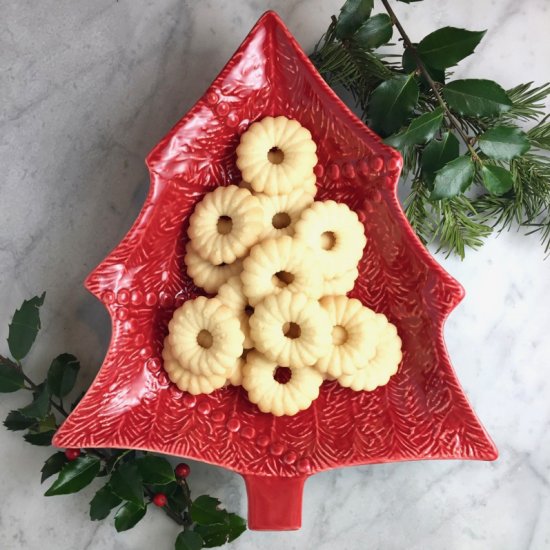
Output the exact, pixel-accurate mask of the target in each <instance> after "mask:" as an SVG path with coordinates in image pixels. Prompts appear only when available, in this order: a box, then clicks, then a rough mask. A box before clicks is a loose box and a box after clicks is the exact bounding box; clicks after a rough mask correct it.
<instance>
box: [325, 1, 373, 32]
mask: <svg viewBox="0 0 550 550" xmlns="http://www.w3.org/2000/svg"><path fill="white" fill-rule="evenodd" d="M373 2H374V0H346V2H345V3H344V5H343V6H342V9H341V10H340V15H339V16H338V21H337V23H336V26H335V27H334V32H335V34H336V37H337V38H339V39H340V40H342V39H345V38H349V37H350V36H351V35H352V34H353V33H354V32H355V31H356V30H357V29H358V28H359V27H360V26H361V25H362V24H363V22H364V21H365V20H366V19H368V17H369V15H370V12H371V11H372V8H373Z"/></svg>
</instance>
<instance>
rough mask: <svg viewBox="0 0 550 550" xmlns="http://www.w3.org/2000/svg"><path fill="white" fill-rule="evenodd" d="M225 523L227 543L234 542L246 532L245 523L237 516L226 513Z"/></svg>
mask: <svg viewBox="0 0 550 550" xmlns="http://www.w3.org/2000/svg"><path fill="white" fill-rule="evenodd" d="M227 522H228V523H229V537H228V539H227V542H231V541H234V540H235V539H236V538H237V537H240V536H241V535H242V534H243V533H244V532H245V531H246V521H245V520H244V519H243V518H242V517H241V516H239V515H237V514H233V513H228V514H227Z"/></svg>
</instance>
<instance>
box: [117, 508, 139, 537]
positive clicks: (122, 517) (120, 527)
mask: <svg viewBox="0 0 550 550" xmlns="http://www.w3.org/2000/svg"><path fill="white" fill-rule="evenodd" d="M146 513H147V508H146V507H145V506H139V505H138V504H135V503H133V502H125V503H124V504H123V505H122V506H121V507H120V508H119V509H118V510H117V513H116V514H115V529H116V530H117V531H118V532H119V533H120V532H121V531H127V530H128V529H131V528H132V527H134V526H135V525H136V524H137V523H138V522H139V521H141V520H142V519H143V516H145V514H146Z"/></svg>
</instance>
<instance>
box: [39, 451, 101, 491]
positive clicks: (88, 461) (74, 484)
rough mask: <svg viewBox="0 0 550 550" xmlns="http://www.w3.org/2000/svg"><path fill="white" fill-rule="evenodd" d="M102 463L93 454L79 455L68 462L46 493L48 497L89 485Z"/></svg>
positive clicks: (78, 489)
mask: <svg viewBox="0 0 550 550" xmlns="http://www.w3.org/2000/svg"><path fill="white" fill-rule="evenodd" d="M100 466H101V463H100V461H99V459H98V458H96V457H95V456H92V455H84V456H79V457H78V458H77V459H76V460H73V461H72V462H67V464H65V466H63V469H62V470H61V473H60V474H59V477H58V478H57V479H56V480H55V481H54V483H53V485H52V486H51V487H50V488H49V489H48V490H47V491H46V492H45V493H44V494H45V495H46V496H47V497H50V496H54V495H68V494H70V493H76V492H77V491H80V489H83V488H84V487H86V486H87V485H89V484H90V483H91V482H92V481H93V479H94V478H95V476H96V475H97V474H98V473H99V468H100Z"/></svg>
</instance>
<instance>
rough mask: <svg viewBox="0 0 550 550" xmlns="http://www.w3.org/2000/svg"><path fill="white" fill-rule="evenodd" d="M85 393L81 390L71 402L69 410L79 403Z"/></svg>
mask: <svg viewBox="0 0 550 550" xmlns="http://www.w3.org/2000/svg"><path fill="white" fill-rule="evenodd" d="M85 395H86V392H85V391H83V392H81V393H80V394H79V396H78V397H77V398H76V399H75V400H74V401H73V402H72V403H71V411H74V410H75V408H76V406H77V405H78V404H79V403H80V401H81V400H82V398H83V397H84V396H85Z"/></svg>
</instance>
